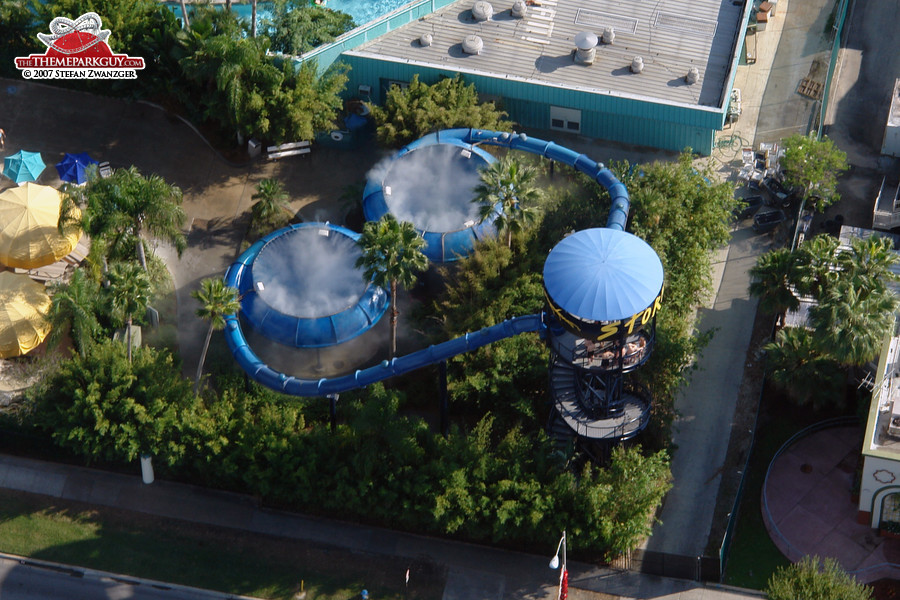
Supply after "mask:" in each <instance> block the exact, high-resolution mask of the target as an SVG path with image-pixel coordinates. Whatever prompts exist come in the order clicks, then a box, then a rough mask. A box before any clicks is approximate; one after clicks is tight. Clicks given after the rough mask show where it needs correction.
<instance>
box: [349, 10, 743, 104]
mask: <svg viewBox="0 0 900 600" xmlns="http://www.w3.org/2000/svg"><path fill="white" fill-rule="evenodd" d="M513 1H514V0H492V5H493V8H494V16H493V18H492V19H490V20H488V21H483V22H477V21H476V20H475V18H474V17H473V16H472V11H471V8H472V5H473V0H460V1H459V2H454V3H452V4H449V5H447V6H446V7H444V8H441V9H438V10H436V11H435V12H433V13H431V14H430V15H428V16H425V17H423V18H421V19H419V20H418V21H416V22H413V23H410V24H408V25H405V26H403V27H400V28H398V29H396V30H395V31H392V32H390V33H387V34H385V35H383V36H381V37H379V38H376V39H374V40H372V41H370V42H367V43H365V44H363V45H361V46H359V47H358V48H356V49H354V50H348V51H346V54H350V55H358V56H364V57H372V58H378V59H381V60H388V61H397V62H406V63H413V64H421V65H423V66H430V67H435V68H440V69H451V70H455V71H460V72H462V73H478V74H482V75H487V76H492V77H500V78H506V79H522V80H528V81H531V82H533V83H543V84H545V85H551V86H558V87H565V88H573V89H580V90H588V91H591V92H594V93H601V94H612V95H621V96H628V97H640V98H642V99H652V100H657V101H662V102H665V103H675V104H681V105H690V106H705V107H715V108H721V107H722V102H723V100H724V98H725V97H726V96H727V94H725V93H724V87H725V85H726V83H727V80H728V71H729V68H730V67H731V64H732V62H733V58H734V56H733V52H734V48H733V46H734V44H735V40H736V39H737V37H738V35H737V34H738V32H739V29H738V28H739V27H740V26H741V23H742V15H743V10H744V6H743V2H739V3H738V4H737V5H736V4H735V3H734V2H733V1H732V0H692V1H688V2H684V1H675V0H657V1H650V0H530V1H529V2H528V3H527V4H528V6H527V14H526V16H525V17H524V18H521V19H517V18H515V17H513V16H512V15H511V13H510V8H511V7H512V5H513ZM607 27H612V28H613V29H614V31H615V41H614V42H613V43H612V44H603V43H601V44H600V45H599V46H597V47H596V51H597V53H596V59H595V61H594V63H593V64H592V65H589V66H587V65H580V64H575V61H574V59H573V52H574V49H575V42H574V39H575V35H576V34H578V33H579V32H582V31H592V32H593V33H595V34H597V35H598V36H601V35H602V33H603V31H604V29H605V28H607ZM426 33H430V34H431V35H432V36H433V40H432V43H431V45H430V46H423V45H421V44H420V43H419V41H418V40H419V38H420V37H421V36H422V35H423V34H426ZM473 34H474V35H478V36H479V37H480V38H481V39H482V40H483V41H484V48H483V50H482V51H481V53H480V54H478V55H468V54H465V53H464V52H463V51H462V42H463V40H464V39H465V38H466V36H469V35H473ZM635 56H640V57H642V59H643V61H644V70H643V72H642V73H640V74H634V73H632V72H631V70H630V68H629V66H630V65H631V61H632V59H633V58H634V57H635ZM690 67H696V68H697V69H698V71H699V73H700V80H699V82H698V83H696V84H693V85H688V84H687V83H685V80H684V77H685V75H686V74H687V72H688V69H689V68H690Z"/></svg>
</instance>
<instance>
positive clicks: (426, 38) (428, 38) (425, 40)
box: [419, 33, 434, 48]
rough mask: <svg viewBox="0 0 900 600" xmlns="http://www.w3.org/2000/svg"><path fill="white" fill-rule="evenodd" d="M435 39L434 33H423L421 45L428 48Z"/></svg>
mask: <svg viewBox="0 0 900 600" xmlns="http://www.w3.org/2000/svg"><path fill="white" fill-rule="evenodd" d="M433 41H434V36H433V35H431V34H430V33H423V34H422V36H421V37H420V38H419V45H420V46H422V47H423V48H427V47H428V46H430V45H431V43H432V42H433Z"/></svg>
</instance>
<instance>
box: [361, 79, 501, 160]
mask: <svg viewBox="0 0 900 600" xmlns="http://www.w3.org/2000/svg"><path fill="white" fill-rule="evenodd" d="M370 108H371V110H372V117H373V118H374V119H375V124H376V126H377V135H378V141H379V142H380V143H381V144H383V145H385V146H388V147H400V146H403V145H405V144H408V143H409V142H411V141H413V140H417V139H419V138H420V137H422V136H423V135H425V134H426V133H431V132H432V131H438V130H440V129H450V128H453V127H475V128H479V129H496V130H507V129H509V128H510V127H511V125H512V124H511V123H509V122H508V121H505V120H504V117H506V113H505V112H503V111H501V110H497V108H496V107H495V106H494V103H493V102H484V103H479V102H478V94H477V93H476V91H475V85H474V84H470V85H466V84H465V83H464V82H463V80H462V79H461V78H460V76H459V75H456V76H455V77H453V78H452V79H451V78H447V79H442V80H440V81H438V82H437V83H435V84H434V85H428V84H426V83H422V82H421V81H419V76H418V75H413V78H412V81H410V82H409V86H408V87H406V88H401V87H400V86H393V87H391V89H390V90H388V92H387V99H386V100H385V103H384V106H383V107H382V106H375V105H372V106H370Z"/></svg>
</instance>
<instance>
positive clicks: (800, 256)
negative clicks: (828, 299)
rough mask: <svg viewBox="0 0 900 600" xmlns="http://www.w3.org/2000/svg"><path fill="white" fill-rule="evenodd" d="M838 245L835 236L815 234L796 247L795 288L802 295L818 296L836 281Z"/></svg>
mask: <svg viewBox="0 0 900 600" xmlns="http://www.w3.org/2000/svg"><path fill="white" fill-rule="evenodd" d="M840 245H841V242H840V240H838V239H837V238H835V237H832V236H830V235H817V236H815V237H812V238H810V239H808V240H807V241H805V242H804V243H803V244H802V245H801V246H800V247H799V248H797V250H796V259H797V272H796V276H797V290H798V292H799V293H800V294H801V295H802V296H811V297H813V298H819V297H821V296H823V295H824V294H826V293H827V292H828V289H829V288H830V287H831V286H832V284H834V283H835V281H837V277H838V271H839V259H838V255H839V250H840Z"/></svg>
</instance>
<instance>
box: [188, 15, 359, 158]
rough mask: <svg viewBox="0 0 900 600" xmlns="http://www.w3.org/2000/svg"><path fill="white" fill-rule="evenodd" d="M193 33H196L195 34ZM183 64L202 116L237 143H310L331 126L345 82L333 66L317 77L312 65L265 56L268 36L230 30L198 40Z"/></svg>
mask: <svg viewBox="0 0 900 600" xmlns="http://www.w3.org/2000/svg"><path fill="white" fill-rule="evenodd" d="M194 31H195V30H194ZM193 46H194V50H193V52H191V53H190V54H189V55H188V56H186V57H185V58H184V59H183V60H182V61H181V67H182V69H183V72H184V75H185V77H186V78H187V80H188V81H190V82H191V83H192V84H193V86H194V89H195V94H194V96H195V97H196V98H197V99H198V100H199V102H198V109H199V112H200V114H201V115H202V118H204V119H208V120H211V121H214V122H217V123H218V124H219V125H220V126H221V127H223V129H224V130H230V131H232V132H234V133H235V134H236V136H237V141H238V142H239V143H240V142H242V140H243V139H244V138H246V137H250V136H254V137H258V138H260V139H266V140H271V141H273V142H274V143H282V142H284V141H288V140H291V141H294V140H301V139H312V138H313V137H314V136H315V134H316V133H317V132H319V131H325V130H328V129H330V128H331V127H332V123H333V121H334V119H335V117H336V116H337V111H338V110H339V109H340V108H341V106H342V102H341V99H340V96H339V95H338V94H339V93H340V91H341V90H342V89H343V87H344V84H345V83H346V81H347V76H346V67H344V66H342V65H340V64H336V65H334V66H333V67H331V68H330V69H329V70H328V71H327V72H326V73H325V74H323V75H321V76H318V75H317V74H316V66H315V64H314V63H312V62H310V61H307V62H304V63H303V64H302V65H300V66H299V67H295V65H294V64H293V62H291V61H290V60H283V61H281V62H280V64H279V63H277V62H276V59H275V57H272V56H268V55H267V54H266V50H267V49H268V39H267V38H264V37H262V38H244V37H241V36H240V35H236V34H235V33H234V32H232V31H228V32H226V33H221V34H217V35H211V36H209V37H205V38H199V39H196V41H195V42H194V44H193Z"/></svg>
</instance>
